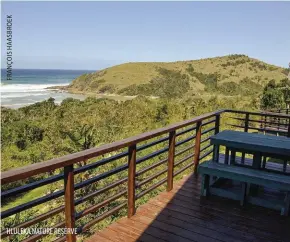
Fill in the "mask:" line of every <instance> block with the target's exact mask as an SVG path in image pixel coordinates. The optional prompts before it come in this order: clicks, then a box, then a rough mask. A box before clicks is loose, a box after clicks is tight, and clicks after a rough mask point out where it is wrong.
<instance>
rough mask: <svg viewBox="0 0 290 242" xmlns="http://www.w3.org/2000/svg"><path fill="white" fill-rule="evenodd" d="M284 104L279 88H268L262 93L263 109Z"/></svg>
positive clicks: (279, 106)
mask: <svg viewBox="0 0 290 242" xmlns="http://www.w3.org/2000/svg"><path fill="white" fill-rule="evenodd" d="M283 104H284V97H283V92H282V91H281V89H268V90H266V91H265V92H264V93H263V96H262V99H261V106H262V108H263V109H272V108H281V107H282V106H283Z"/></svg>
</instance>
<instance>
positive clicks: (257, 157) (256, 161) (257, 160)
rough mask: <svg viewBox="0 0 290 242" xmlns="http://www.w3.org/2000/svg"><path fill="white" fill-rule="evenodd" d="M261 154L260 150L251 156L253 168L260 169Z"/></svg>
mask: <svg viewBox="0 0 290 242" xmlns="http://www.w3.org/2000/svg"><path fill="white" fill-rule="evenodd" d="M261 162H262V154H261V153H260V152H258V153H255V154H254V157H253V168H254V169H261Z"/></svg>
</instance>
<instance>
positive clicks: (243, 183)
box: [240, 182, 248, 206]
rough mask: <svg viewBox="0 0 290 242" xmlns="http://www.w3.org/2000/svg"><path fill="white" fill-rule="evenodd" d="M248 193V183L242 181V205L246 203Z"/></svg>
mask: <svg viewBox="0 0 290 242" xmlns="http://www.w3.org/2000/svg"><path fill="white" fill-rule="evenodd" d="M247 193H248V189H247V183H246V182H242V194H241V200H240V204H241V206H244V205H245V203H246V198H247Z"/></svg>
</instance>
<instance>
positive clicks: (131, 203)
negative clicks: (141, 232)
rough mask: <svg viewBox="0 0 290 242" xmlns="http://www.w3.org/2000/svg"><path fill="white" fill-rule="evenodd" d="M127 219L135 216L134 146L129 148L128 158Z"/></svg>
mask: <svg viewBox="0 0 290 242" xmlns="http://www.w3.org/2000/svg"><path fill="white" fill-rule="evenodd" d="M128 166H129V170H128V215H127V216H128V218H130V217H132V216H133V215H134V214H135V176H136V145H131V146H130V147H129V156H128Z"/></svg>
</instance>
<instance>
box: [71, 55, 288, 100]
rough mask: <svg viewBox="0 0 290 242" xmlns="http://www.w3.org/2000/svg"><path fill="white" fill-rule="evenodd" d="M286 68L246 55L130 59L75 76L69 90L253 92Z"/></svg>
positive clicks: (282, 75) (278, 77)
mask: <svg viewBox="0 0 290 242" xmlns="http://www.w3.org/2000/svg"><path fill="white" fill-rule="evenodd" d="M286 74H287V70H286V68H281V67H278V66H274V65H270V64H267V63H265V62H262V61H260V60H257V59H253V58H250V57H248V56H246V55H228V56H223V57H214V58H207V59H200V60H192V61H177V62H168V63H165V62H134V63H125V64H121V65H117V66H113V67H110V68H107V69H104V70H100V71H98V72H95V73H90V74H85V75H82V76H80V77H78V78H76V79H75V80H74V81H73V82H72V84H71V85H69V86H68V87H66V89H67V90H69V91H70V92H85V93H118V94H122V95H138V94H144V95H153V96H166V95H167V94H166V93H168V92H171V91H172V90H175V89H179V90H177V93H175V94H173V95H174V97H176V96H179V94H181V93H182V94H184V93H191V94H197V93H198V94H202V93H209V92H219V93H222V94H227V95H237V94H244V95H248V94H254V93H256V92H261V91H262V87H263V86H264V85H265V84H266V83H268V82H269V81H270V80H272V79H274V80H277V81H279V80H281V79H283V78H285V77H286Z"/></svg>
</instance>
